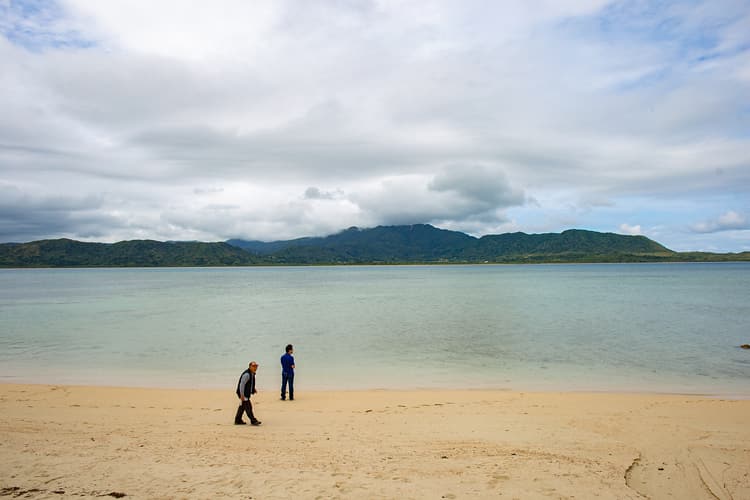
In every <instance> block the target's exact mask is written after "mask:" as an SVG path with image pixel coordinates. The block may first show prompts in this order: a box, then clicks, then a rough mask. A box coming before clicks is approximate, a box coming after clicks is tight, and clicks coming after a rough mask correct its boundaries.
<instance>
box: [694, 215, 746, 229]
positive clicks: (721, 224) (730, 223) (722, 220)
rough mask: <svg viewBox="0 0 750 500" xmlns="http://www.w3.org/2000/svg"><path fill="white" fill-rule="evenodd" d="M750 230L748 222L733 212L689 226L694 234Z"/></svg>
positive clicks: (743, 216) (742, 216)
mask: <svg viewBox="0 0 750 500" xmlns="http://www.w3.org/2000/svg"><path fill="white" fill-rule="evenodd" d="M744 229H750V220H748V218H747V217H746V216H745V215H744V214H740V213H737V212H735V211H733V210H730V211H728V212H725V213H724V214H722V215H720V216H718V217H717V218H716V219H712V220H707V221H703V222H698V223H696V224H693V225H692V226H691V230H692V231H694V232H696V233H717V232H721V231H735V230H744Z"/></svg>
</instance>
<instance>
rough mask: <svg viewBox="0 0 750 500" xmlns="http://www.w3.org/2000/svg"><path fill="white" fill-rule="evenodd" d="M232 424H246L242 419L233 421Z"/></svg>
mask: <svg viewBox="0 0 750 500" xmlns="http://www.w3.org/2000/svg"><path fill="white" fill-rule="evenodd" d="M234 425H246V424H245V422H244V421H242V420H238V421H236V422H235V423H234Z"/></svg>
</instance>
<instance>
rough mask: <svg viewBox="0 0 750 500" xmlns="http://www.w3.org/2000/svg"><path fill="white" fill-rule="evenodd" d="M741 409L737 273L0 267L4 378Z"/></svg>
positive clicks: (746, 305)
mask: <svg viewBox="0 0 750 500" xmlns="http://www.w3.org/2000/svg"><path fill="white" fill-rule="evenodd" d="M290 343H291V344H293V345H294V356H295V360H296V365H297V372H296V379H295V390H296V392H297V394H298V395H299V394H301V393H302V392H303V391H305V390H309V391H314V390H360V389H390V390H393V389H396V390H399V389H432V390H447V389H500V390H514V391H609V392H649V393H677V394H703V395H710V396H716V397H729V398H740V399H747V398H750V350H746V349H741V348H740V347H739V346H740V345H741V344H748V343H750V263H692V264H674V263H670V264H663V263H660V264H571V265H566V264H550V265H436V266H431V265H420V266H331V267H235V268H229V267H227V268H137V269H134V268H116V269H115V268H113V269H109V268H108V269H4V270H0V382H5V383H44V384H74V385H105V386H130V387H164V388H185V389H197V388H225V389H227V391H230V392H233V391H234V389H235V386H236V382H237V379H238V377H239V375H240V373H241V372H242V371H243V370H244V369H245V368H246V367H247V365H248V362H249V361H251V360H254V361H257V362H258V363H259V365H260V366H259V369H258V374H257V380H258V387H259V388H260V389H261V390H268V391H277V390H278V386H279V384H280V379H281V373H280V372H281V369H280V364H279V357H280V356H281V355H282V354H283V353H284V346H286V344H290Z"/></svg>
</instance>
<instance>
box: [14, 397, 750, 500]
mask: <svg viewBox="0 0 750 500" xmlns="http://www.w3.org/2000/svg"><path fill="white" fill-rule="evenodd" d="M236 408H237V400H236V398H234V396H233V394H232V391H231V390H224V391H216V390H195V391H193V390H165V389H142V388H139V389H130V388H106V387H78V386H43V385H13V384H0V432H1V433H2V440H0V496H7V497H22V498H66V497H76V498H95V497H98V498H101V497H112V498H123V497H125V498H215V497H224V498H292V497H297V498H519V499H526V498H594V497H599V498H643V497H647V498H675V499H685V498H691V499H693V498H720V499H729V498H733V499H742V498H745V499H747V498H750V426H749V425H748V422H749V421H750V401H748V400H720V399H712V398H706V397H696V396H681V395H642V394H582V393H520V392H511V391H473V390H464V391H439V390H425V391H377V390H375V391H360V392H348V391H341V392H301V391H298V394H297V399H296V400H295V401H280V400H279V399H278V395H277V394H276V392H275V391H270V390H269V391H264V392H261V393H259V394H258V395H257V396H256V398H255V409H256V416H257V417H258V418H260V419H261V420H262V421H263V424H262V425H261V426H260V427H251V426H249V425H246V426H235V425H233V423H232V420H233V416H234V412H235V410H236Z"/></svg>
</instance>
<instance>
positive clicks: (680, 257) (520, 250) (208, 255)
mask: <svg viewBox="0 0 750 500" xmlns="http://www.w3.org/2000/svg"><path fill="white" fill-rule="evenodd" d="M736 260H750V253H749V252H744V253H741V254H709V253H701V252H690V253H677V252H673V251H671V250H669V249H668V248H665V247H664V246H662V245H660V244H659V243H656V242H655V241H653V240H650V239H648V238H646V237H645V236H626V235H620V234H613V233H599V232H595V231H584V230H577V229H571V230H568V231H564V232H563V233H547V234H526V233H507V234H499V235H487V236H483V237H481V238H475V237H473V236H469V235H467V234H464V233H461V232H457V231H448V230H445V229H438V228H435V227H433V226H430V225H427V224H417V225H410V226H378V227H376V228H371V229H360V228H356V227H353V228H349V229H347V230H344V231H342V232H340V233H337V234H333V235H330V236H325V237H319V238H316V237H311V238H298V239H294V240H285V241H274V242H260V241H244V240H229V241H227V242H222V243H201V242H174V243H171V242H158V241H143V240H138V241H123V242H119V243H113V244H106V243H84V242H79V241H73V240H68V239H60V240H43V241H35V242H31V243H6V244H2V245H0V267H169V266H249V265H322V264H428V263H429V264H435V263H545V262H554V263H557V262H559V263H562V262H677V261H681V262H708V261H736Z"/></svg>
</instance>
